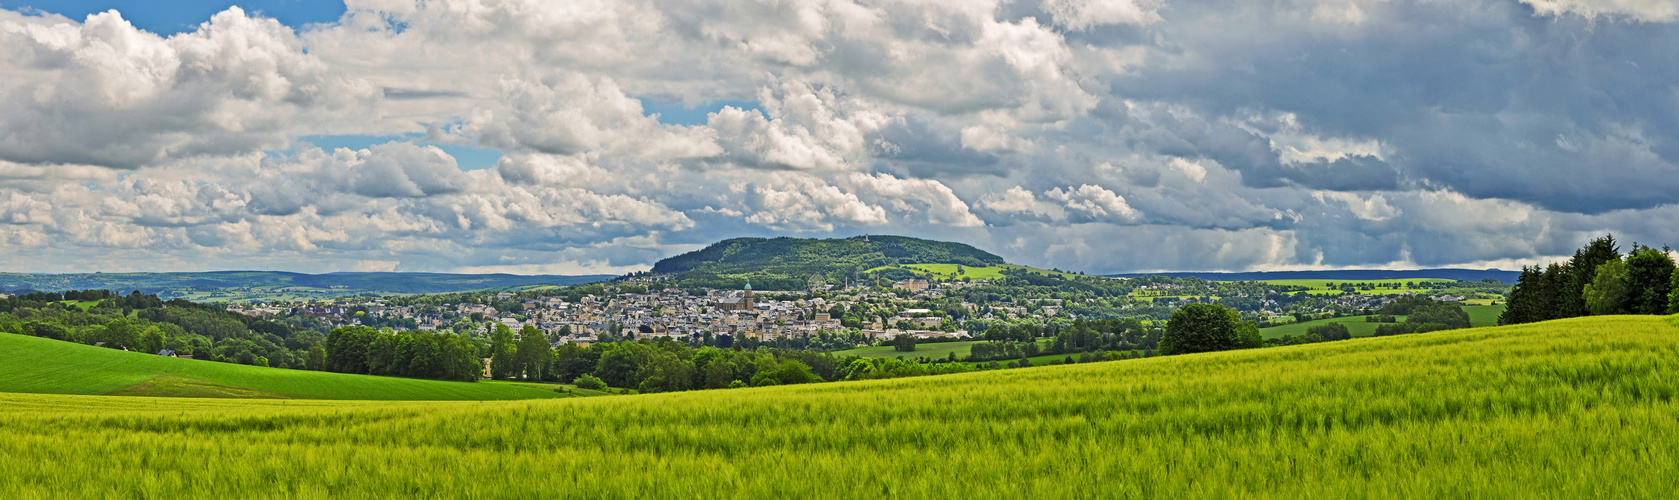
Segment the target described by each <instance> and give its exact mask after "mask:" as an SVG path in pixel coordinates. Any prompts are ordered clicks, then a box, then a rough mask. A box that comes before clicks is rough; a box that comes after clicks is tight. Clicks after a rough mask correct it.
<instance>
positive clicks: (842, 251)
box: [652, 236, 1003, 290]
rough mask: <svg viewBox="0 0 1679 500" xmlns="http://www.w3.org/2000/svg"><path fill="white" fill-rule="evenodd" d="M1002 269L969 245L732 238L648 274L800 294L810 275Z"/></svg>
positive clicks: (890, 239)
mask: <svg viewBox="0 0 1679 500" xmlns="http://www.w3.org/2000/svg"><path fill="white" fill-rule="evenodd" d="M865 240H866V241H865ZM1002 263H1003V258H1002V257H998V256H996V255H993V254H991V253H989V252H986V251H984V250H980V249H978V248H974V247H972V246H970V245H965V244H962V243H951V242H945V241H933V240H923V239H918V238H908V237H903V236H868V237H866V238H865V237H863V236H858V237H855V238H836V239H804V238H785V237H783V238H770V239H764V238H735V239H731V240H723V241H719V242H717V243H714V244H712V245H711V246H708V247H705V248H703V249H700V250H696V251H693V252H688V253H685V254H682V255H678V256H675V257H670V258H667V259H664V260H661V261H659V262H658V263H656V264H654V265H653V270H652V272H653V273H654V274H664V275H670V276H674V277H676V278H678V279H681V280H683V281H685V282H687V283H689V284H692V285H700V286H712V287H715V288H739V287H740V286H741V285H744V284H745V283H746V282H747V281H748V280H750V281H751V283H752V286H753V287H755V288H758V289H760V290H799V289H804V288H805V287H806V284H807V283H808V280H809V278H810V276H811V275H815V274H820V275H822V276H823V277H824V278H825V279H827V280H833V281H838V280H842V279H844V278H845V277H848V276H852V275H855V274H860V273H864V272H866V271H870V270H875V269H877V268H881V267H886V266H894V265H905V264H961V265H963V266H969V267H986V266H990V265H998V264H1002ZM896 271H897V272H898V273H901V274H902V275H903V276H902V277H909V276H914V273H913V272H911V271H908V270H896ZM884 277H885V279H895V278H899V276H897V275H892V276H884Z"/></svg>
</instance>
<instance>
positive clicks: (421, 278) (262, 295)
mask: <svg viewBox="0 0 1679 500" xmlns="http://www.w3.org/2000/svg"><path fill="white" fill-rule="evenodd" d="M612 278H613V277H612V276H606V275H594V276H553V275H541V276H520V275H514V274H440V273H330V274H301V273H286V272H272V271H217V272H203V273H84V274H13V273H0V291H12V292H18V291H41V292H58V291H64V290H115V291H120V292H122V293H128V292H132V291H136V290H138V291H140V292H142V293H146V294H154V295H157V296H159V297H161V298H163V299H164V300H169V299H176V298H181V299H187V300H192V301H199V302H250V301H257V300H300V299H305V300H306V299H330V298H336V297H351V296H363V295H392V294H419V293H451V292H464V291H473V290H495V289H517V288H528V287H532V286H540V285H572V284H578V283H591V282H595V281H604V280H608V279H612Z"/></svg>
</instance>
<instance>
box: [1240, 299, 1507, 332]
mask: <svg viewBox="0 0 1679 500" xmlns="http://www.w3.org/2000/svg"><path fill="white" fill-rule="evenodd" d="M1463 312H1465V313H1469V326H1475V327H1481V326H1495V325H1497V324H1498V315H1500V314H1503V313H1504V305H1503V304H1499V305H1496V306H1463ZM1364 318H1365V317H1364V316H1348V317H1345V318H1328V319H1314V320H1311V321H1304V322H1300V323H1289V324H1286V325H1282V326H1273V327H1270V328H1260V329H1259V333H1260V335H1263V336H1265V338H1268V339H1274V338H1280V337H1284V336H1294V337H1298V336H1301V335H1305V334H1306V329H1307V328H1311V327H1314V326H1318V325H1323V324H1328V323H1341V324H1343V325H1346V326H1347V333H1351V334H1352V335H1353V336H1354V337H1368V336H1370V335H1373V334H1375V333H1376V326H1378V325H1381V324H1382V323H1371V322H1368V321H1365V320H1364ZM1394 319H1395V320H1396V321H1400V322H1403V321H1405V317H1404V316H1396V317H1395V318H1394Z"/></svg>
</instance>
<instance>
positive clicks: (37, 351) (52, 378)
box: [0, 333, 559, 400]
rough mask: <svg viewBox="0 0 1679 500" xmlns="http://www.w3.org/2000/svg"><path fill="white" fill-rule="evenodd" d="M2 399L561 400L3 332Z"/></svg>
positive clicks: (507, 389) (493, 387)
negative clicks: (37, 396)
mask: <svg viewBox="0 0 1679 500" xmlns="http://www.w3.org/2000/svg"><path fill="white" fill-rule="evenodd" d="M0 392H22V393H38V394H119V395H133V396H147V395H151V396H200V397H233V398H253V397H254V398H282V399H283V398H314V399H368V400H503V399H531V398H551V397H558V396H559V394H556V393H554V392H553V391H545V390H541V389H535V388H531V387H522V386H516V385H507V384H479V383H471V382H444V381H437V380H420V379H409V378H397V377H373V376H368V375H349V374H342V373H327V372H311V371H303V370H283V369H279V368H262V367H255V366H246V365H236V364H231V363H215V362H211V361H202V360H191V359H179V358H170V357H164V356H157V355H151V354H142V353H137V352H126V351H118V350H113V349H105V348H100V347H92V346H86V345H82V344H76V343H71V342H61V341H57V340H51V339H44V338H38V337H28V336H23V335H13V334H9V333H0Z"/></svg>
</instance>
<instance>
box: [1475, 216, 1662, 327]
mask: <svg viewBox="0 0 1679 500" xmlns="http://www.w3.org/2000/svg"><path fill="white" fill-rule="evenodd" d="M1668 252H1669V249H1667V248H1660V249H1657V248H1651V247H1647V246H1644V245H1639V244H1636V243H1634V244H1633V247H1632V251H1631V252H1628V253H1627V254H1626V255H1624V256H1623V255H1622V254H1621V249H1620V247H1619V246H1618V245H1617V244H1616V242H1615V237H1614V235H1605V236H1604V237H1602V238H1597V239H1594V240H1592V241H1591V242H1590V243H1587V244H1586V246H1584V247H1582V248H1580V249H1579V250H1576V251H1575V252H1574V256H1573V257H1572V258H1570V259H1569V260H1567V261H1565V262H1554V263H1551V264H1549V265H1546V266H1543V267H1541V266H1533V267H1527V266H1523V267H1522V274H1521V276H1520V277H1518V278H1517V279H1516V286H1515V288H1514V289H1512V290H1511V291H1510V301H1509V305H1508V308H1507V309H1505V310H1504V314H1502V315H1500V316H1499V317H1498V324H1500V325H1513V324H1520V323H1532V322H1537V321H1547V320H1553V319H1562V318H1573V317H1579V316H1588V315H1608V314H1673V313H1679V292H1676V290H1679V273H1675V272H1674V269H1675V265H1674V262H1673V258H1672V257H1670V256H1669V254H1668Z"/></svg>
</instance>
